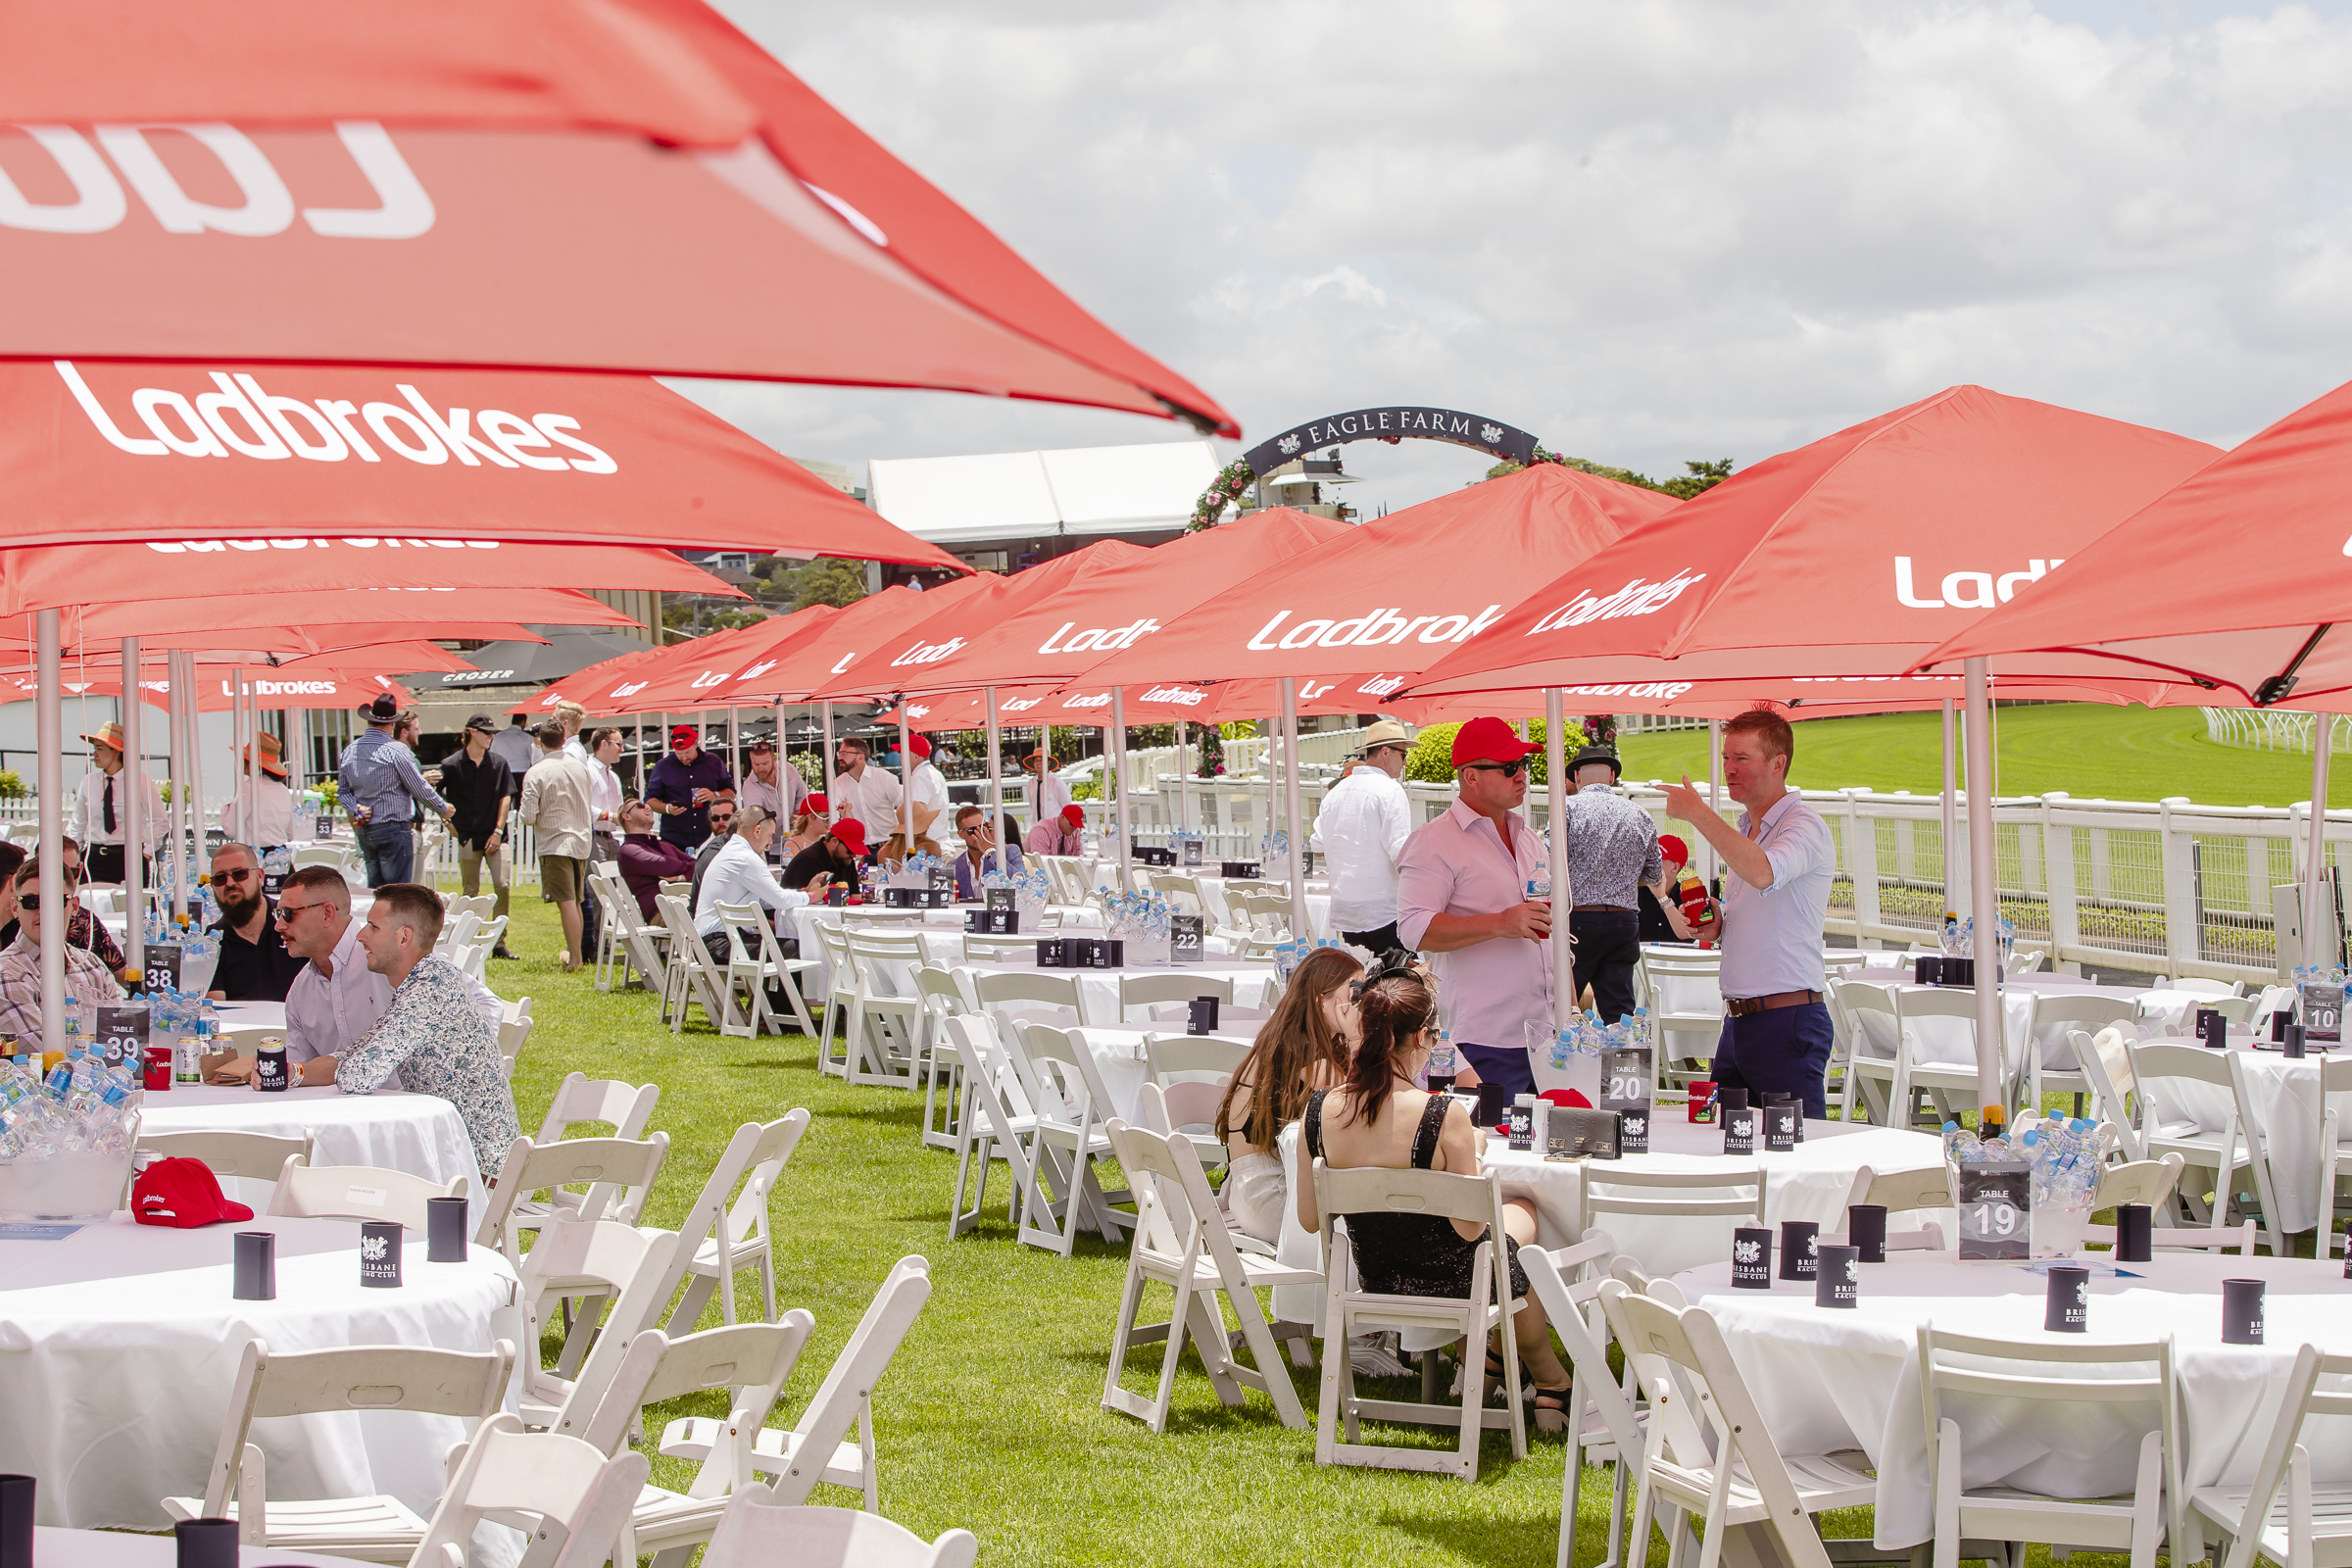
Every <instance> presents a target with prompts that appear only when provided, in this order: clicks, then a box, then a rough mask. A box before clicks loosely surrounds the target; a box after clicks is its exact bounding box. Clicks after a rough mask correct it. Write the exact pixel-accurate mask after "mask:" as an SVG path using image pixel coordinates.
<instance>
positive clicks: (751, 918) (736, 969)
mask: <svg viewBox="0 0 2352 1568" xmlns="http://www.w3.org/2000/svg"><path fill="white" fill-rule="evenodd" d="M718 918H719V923H720V925H721V926H722V927H723V928H724V930H725V931H726V933H727V950H728V957H727V992H726V997H725V1000H726V1002H727V1004H728V1005H729V1006H730V1008H731V1007H732V1006H733V1004H734V998H735V987H736V986H738V985H740V986H743V987H744V988H746V990H747V992H748V993H749V995H750V998H751V1002H750V1005H749V1006H748V1008H747V1009H746V1020H745V1027H744V1028H743V1029H741V1030H736V1031H728V1032H733V1033H741V1034H747V1035H756V1034H758V1033H759V1032H760V1030H761V1029H768V1030H772V1031H773V1032H774V1033H776V1034H782V1033H783V1032H784V1025H783V1024H782V1023H781V1022H780V1021H778V1019H777V1017H776V1013H775V1009H773V1008H772V1007H770V1006H769V1005H768V1003H767V988H768V987H769V986H771V985H772V986H774V987H775V988H776V989H777V990H779V991H781V992H782V993H783V994H784V1002H785V1005H786V1006H788V1007H790V1008H791V1009H792V1016H793V1021H794V1022H796V1023H798V1024H799V1025H800V1026H801V1032H802V1033H803V1034H809V1035H813V1034H815V1033H816V1023H815V1020H813V1019H811V1018H810V1017H809V1005H808V1003H806V1002H804V1001H802V1000H801V985H800V977H801V976H802V975H803V974H805V973H807V972H808V971H809V970H810V969H813V968H816V967H817V962H816V960H815V959H814V958H787V957H786V956H784V950H783V949H782V948H781V947H779V946H777V944H776V933H775V929H774V928H773V927H772V926H770V925H769V924H768V923H767V911H766V910H765V909H764V908H762V907H760V906H759V905H757V904H722V905H720V906H719V907H718Z"/></svg>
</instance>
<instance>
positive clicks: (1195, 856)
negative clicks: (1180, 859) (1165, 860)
mask: <svg viewBox="0 0 2352 1568" xmlns="http://www.w3.org/2000/svg"><path fill="white" fill-rule="evenodd" d="M1184 863H1185V864H1186V865H1188V866H1193V865H1199V864H1200V863H1201V841H1200V840H1199V839H1186V840H1185V841H1184Z"/></svg>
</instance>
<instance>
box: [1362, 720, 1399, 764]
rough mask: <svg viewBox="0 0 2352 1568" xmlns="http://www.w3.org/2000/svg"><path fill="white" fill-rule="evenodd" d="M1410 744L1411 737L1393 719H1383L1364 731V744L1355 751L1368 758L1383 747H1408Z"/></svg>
mask: <svg viewBox="0 0 2352 1568" xmlns="http://www.w3.org/2000/svg"><path fill="white" fill-rule="evenodd" d="M1412 744H1413V737H1412V736H1411V734H1410V733H1408V732H1407V731H1406V729H1405V727H1404V726H1403V725H1402V724H1399V723H1397V721H1396V720H1395V719H1393V718H1384V719H1382V720H1381V721H1380V722H1379V723H1377V724H1374V725H1373V726H1372V727H1371V728H1370V729H1368V730H1366V731H1364V744H1363V745H1361V746H1359V747H1357V748H1356V751H1357V753H1358V754H1359V755H1364V756H1369V755H1370V754H1371V753H1373V752H1376V751H1378V750H1380V748H1382V747H1383V746H1410V745H1412Z"/></svg>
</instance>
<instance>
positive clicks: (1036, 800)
mask: <svg viewBox="0 0 2352 1568" xmlns="http://www.w3.org/2000/svg"><path fill="white" fill-rule="evenodd" d="M1021 765H1022V766H1023V767H1025V768H1027V769H1028V770H1029V771H1030V772H1031V773H1033V774H1035V775H1036V779H1035V782H1033V783H1031V784H1030V786H1029V825H1030V826H1031V827H1033V828H1034V827H1036V826H1038V825H1039V824H1040V823H1043V822H1051V821H1053V820H1054V818H1055V817H1057V816H1059V815H1060V814H1061V809H1062V808H1063V807H1065V806H1067V805H1069V804H1070V787H1069V786H1068V785H1067V784H1064V783H1063V782H1062V781H1061V773H1060V771H1059V764H1058V763H1057V762H1056V761H1055V760H1054V757H1053V755H1052V754H1051V753H1048V752H1031V753H1030V754H1029V756H1028V758H1027V759H1026V760H1024V761H1023V762H1022V763H1021Z"/></svg>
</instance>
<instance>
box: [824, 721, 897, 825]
mask: <svg viewBox="0 0 2352 1568" xmlns="http://www.w3.org/2000/svg"><path fill="white" fill-rule="evenodd" d="M833 756H834V760H835V762H836V763H838V764H839V766H840V769H841V771H839V772H837V773H835V774H834V775H833V788H832V790H831V792H830V794H831V799H832V802H833V806H834V818H833V819H834V820H835V821H837V822H838V821H840V820H841V818H843V817H845V816H847V817H852V818H855V819H856V821H857V823H858V826H859V827H862V828H863V829H865V842H866V843H868V844H880V843H881V842H882V841H883V840H884V839H887V838H889V837H890V836H891V835H892V834H893V833H896V832H897V831H898V830H899V828H898V822H899V800H900V795H899V781H898V780H897V779H895V778H893V777H891V776H890V774H888V773H886V772H884V771H883V770H882V769H881V768H878V767H876V766H874V764H873V763H872V761H870V760H868V758H869V753H868V748H867V747H866V744H865V742H864V741H862V740H859V739H858V737H857V736H855V735H851V736H845V737H844V738H843V739H842V740H841V741H840V742H839V743H838V744H837V745H836V746H835V747H834V748H833Z"/></svg>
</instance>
